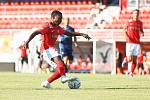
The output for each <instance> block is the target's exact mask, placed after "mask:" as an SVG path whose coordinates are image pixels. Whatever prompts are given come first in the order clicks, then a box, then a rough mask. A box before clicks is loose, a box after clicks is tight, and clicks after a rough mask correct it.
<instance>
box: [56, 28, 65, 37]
mask: <svg viewBox="0 0 150 100" xmlns="http://www.w3.org/2000/svg"><path fill="white" fill-rule="evenodd" d="M56 31H57V32H56V34H57V35H62V34H64V33H65V32H66V30H65V29H63V28H62V27H60V26H59V27H58V30H56Z"/></svg>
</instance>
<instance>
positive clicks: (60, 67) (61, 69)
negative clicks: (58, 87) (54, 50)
mask: <svg viewBox="0 0 150 100" xmlns="http://www.w3.org/2000/svg"><path fill="white" fill-rule="evenodd" d="M62 75H66V74H65V67H64V63H63V62H62V61H58V62H57V67H56V72H54V73H53V74H52V76H51V77H49V78H48V79H47V81H48V82H49V83H52V82H53V81H54V80H56V79H58V78H60V77H61V76H62Z"/></svg>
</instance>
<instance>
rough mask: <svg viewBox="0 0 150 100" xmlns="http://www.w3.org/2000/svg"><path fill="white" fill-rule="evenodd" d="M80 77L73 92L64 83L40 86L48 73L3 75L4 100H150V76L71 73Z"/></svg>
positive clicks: (0, 80) (0, 97) (0, 77)
mask: <svg viewBox="0 0 150 100" xmlns="http://www.w3.org/2000/svg"><path fill="white" fill-rule="evenodd" d="M68 75H69V76H76V77H79V78H80V80H81V87H80V89H76V90H71V89H69V88H68V87H67V84H62V83H61V82H60V80H59V79H58V80H56V81H55V82H53V83H52V89H45V88H42V87H41V86H40V84H41V82H42V81H43V80H45V79H47V78H48V77H49V76H50V75H48V74H31V73H10V72H1V73H0V100H150V76H149V75H146V76H135V77H133V78H131V77H128V76H126V75H117V76H111V75H110V74H68Z"/></svg>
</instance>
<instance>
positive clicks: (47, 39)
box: [38, 23, 66, 51]
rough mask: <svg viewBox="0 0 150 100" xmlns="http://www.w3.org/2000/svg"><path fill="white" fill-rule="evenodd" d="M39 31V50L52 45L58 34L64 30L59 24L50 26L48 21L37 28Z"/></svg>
mask: <svg viewBox="0 0 150 100" xmlns="http://www.w3.org/2000/svg"><path fill="white" fill-rule="evenodd" d="M38 32H40V33H41V37H42V38H41V39H42V44H41V51H43V50H46V49H48V48H49V47H54V46H55V42H56V40H57V38H58V35H61V34H64V33H65V32H66V30H64V29H63V28H61V27H60V26H52V25H51V23H48V24H47V25H46V26H44V27H43V29H41V30H38Z"/></svg>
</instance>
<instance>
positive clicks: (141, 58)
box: [138, 53, 144, 63]
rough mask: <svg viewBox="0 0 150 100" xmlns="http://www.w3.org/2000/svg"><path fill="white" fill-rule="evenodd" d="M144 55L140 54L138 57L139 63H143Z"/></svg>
mask: <svg viewBox="0 0 150 100" xmlns="http://www.w3.org/2000/svg"><path fill="white" fill-rule="evenodd" d="M143 58H144V54H143V53H140V54H139V56H138V63H143Z"/></svg>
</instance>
